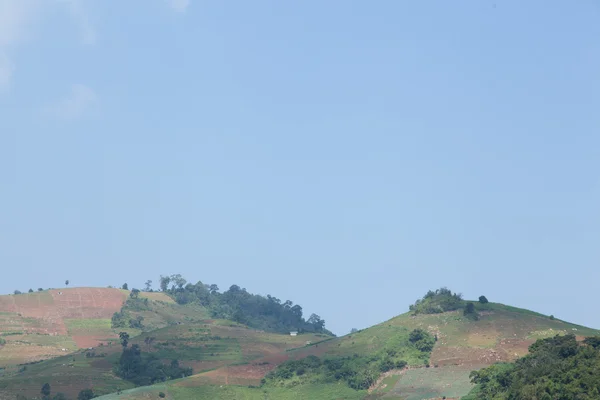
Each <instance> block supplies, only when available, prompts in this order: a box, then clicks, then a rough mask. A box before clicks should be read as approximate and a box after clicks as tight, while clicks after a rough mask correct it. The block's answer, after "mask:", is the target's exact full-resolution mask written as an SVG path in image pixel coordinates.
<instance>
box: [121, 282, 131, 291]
mask: <svg viewBox="0 0 600 400" xmlns="http://www.w3.org/2000/svg"><path fill="white" fill-rule="evenodd" d="M121 288H122V289H123V290H129V286H128V285H127V283H124V284H123V286H121Z"/></svg>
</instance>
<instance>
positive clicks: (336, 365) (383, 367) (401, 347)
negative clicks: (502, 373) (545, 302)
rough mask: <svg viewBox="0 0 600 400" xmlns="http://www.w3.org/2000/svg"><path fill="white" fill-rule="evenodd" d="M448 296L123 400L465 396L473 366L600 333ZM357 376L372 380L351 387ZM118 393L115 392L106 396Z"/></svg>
mask: <svg viewBox="0 0 600 400" xmlns="http://www.w3.org/2000/svg"><path fill="white" fill-rule="evenodd" d="M448 295H449V296H452V297H453V298H454V300H452V302H451V303H452V304H453V305H452V306H451V308H453V309H451V310H440V308H439V307H438V306H437V305H438V303H439V302H442V303H444V302H445V301H446V300H447V299H443V297H445V296H446V294H444V295H442V296H441V297H435V292H434V297H432V296H431V295H426V297H427V299H428V300H423V299H421V301H419V304H423V303H427V306H426V307H423V308H421V309H415V307H412V310H411V311H410V312H408V313H405V314H402V315H399V316H397V317H395V318H392V319H391V320H389V321H386V322H384V323H381V324H378V325H376V326H373V327H371V328H368V329H365V330H362V331H359V332H356V333H353V334H351V335H346V336H344V337H340V338H331V339H328V340H325V341H322V342H319V343H312V344H310V345H308V346H304V347H302V348H299V349H295V350H291V351H287V352H285V353H282V354H281V355H280V356H279V357H272V358H271V359H270V360H269V362H270V364H269V365H271V364H272V363H277V364H278V365H279V366H278V368H276V369H274V370H272V367H270V368H271V372H269V369H267V368H264V364H263V363H262V362H260V361H261V360H260V359H259V360H257V362H254V363H250V364H246V365H244V366H228V367H222V368H217V369H216V370H213V371H209V372H205V373H200V374H195V375H193V376H190V377H187V378H184V379H179V380H175V381H172V382H167V383H161V384H159V385H157V386H150V387H144V388H137V389H134V390H132V391H126V392H124V393H122V394H121V395H120V396H119V397H118V398H119V399H141V398H147V396H149V397H150V398H154V397H155V396H156V397H158V395H159V393H160V392H162V393H164V394H165V397H166V398H168V399H185V398H212V399H233V398H238V399H282V400H286V399H300V398H318V399H325V400H326V399H374V398H387V399H405V400H424V399H434V398H442V397H444V396H445V397H446V398H459V397H461V396H465V395H467V393H469V391H470V390H471V389H472V388H473V385H472V383H471V382H470V378H469V375H470V373H471V371H473V370H478V369H481V368H484V367H487V366H490V365H492V364H495V363H498V362H512V361H514V360H516V359H518V358H519V357H522V356H524V355H526V354H527V352H528V348H529V346H531V345H532V344H533V343H534V342H536V340H538V339H543V338H548V337H553V336H555V335H562V336H565V335H569V334H573V335H574V337H576V338H577V339H579V340H582V339H583V338H584V337H587V336H595V335H598V334H600V332H599V331H597V330H594V329H589V328H585V327H582V326H578V325H574V324H570V323H568V322H564V321H560V320H557V319H555V318H553V317H552V316H545V315H542V314H539V313H535V312H532V311H528V310H524V309H519V308H515V307H511V306H506V305H503V304H497V303H489V302H487V299H482V301H472V302H471V301H466V300H463V299H462V297H460V296H458V297H456V295H455V294H454V293H449V294H448ZM446 304H449V303H446ZM469 304H471V306H469ZM415 330H420V331H421V332H426V333H427V334H429V335H430V336H431V337H433V338H437V339H434V345H433V348H432V349H431V351H422V350H419V348H418V346H417V345H416V343H413V342H411V337H412V333H413V332H414V331H415ZM425 350H427V349H425ZM390 355H392V356H390ZM311 356H312V357H311ZM295 360H306V361H303V362H297V361H295ZM388 361H392V364H390V363H388ZM399 361H405V362H406V367H403V368H396V367H395V366H394V365H396V366H397V365H402V363H399ZM390 366H391V368H390ZM388 368H389V369H388ZM357 379H358V380H359V381H364V382H372V384H370V385H369V386H368V388H365V387H363V386H361V387H358V388H357V387H352V386H353V385H354V386H355V385H356V382H357ZM248 385H251V386H253V387H248ZM113 398H115V399H116V398H117V397H111V396H106V397H102V398H101V399H107V400H109V399H113Z"/></svg>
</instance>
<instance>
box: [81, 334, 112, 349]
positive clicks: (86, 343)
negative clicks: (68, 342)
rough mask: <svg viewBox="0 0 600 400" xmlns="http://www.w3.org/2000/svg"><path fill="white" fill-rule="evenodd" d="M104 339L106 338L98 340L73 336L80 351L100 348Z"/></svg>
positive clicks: (90, 337) (91, 337)
mask: <svg viewBox="0 0 600 400" xmlns="http://www.w3.org/2000/svg"><path fill="white" fill-rule="evenodd" d="M103 339H106V338H96V337H93V336H73V340H74V341H75V344H76V345H77V347H79V348H80V349H87V348H88V347H95V346H98V345H99V344H100V343H101V342H102V341H103Z"/></svg>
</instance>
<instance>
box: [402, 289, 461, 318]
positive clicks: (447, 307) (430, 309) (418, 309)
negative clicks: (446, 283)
mask: <svg viewBox="0 0 600 400" xmlns="http://www.w3.org/2000/svg"><path fill="white" fill-rule="evenodd" d="M463 304H464V300H463V299H462V295H461V294H460V293H452V291H451V290H449V289H447V288H440V289H438V290H436V291H435V292H434V291H432V290H430V291H428V292H427V294H425V296H423V298H422V299H419V300H417V301H416V302H415V303H414V304H411V305H410V307H409V309H410V311H412V312H413V313H414V314H440V313H443V312H446V311H454V310H458V309H459V308H461V307H462V306H463Z"/></svg>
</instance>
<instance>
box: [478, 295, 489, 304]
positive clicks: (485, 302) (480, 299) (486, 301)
mask: <svg viewBox="0 0 600 400" xmlns="http://www.w3.org/2000/svg"><path fill="white" fill-rule="evenodd" d="M479 302H480V303H481V304H487V303H489V301H488V299H487V298H486V297H485V296H479Z"/></svg>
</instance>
